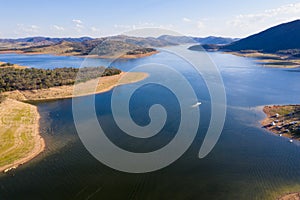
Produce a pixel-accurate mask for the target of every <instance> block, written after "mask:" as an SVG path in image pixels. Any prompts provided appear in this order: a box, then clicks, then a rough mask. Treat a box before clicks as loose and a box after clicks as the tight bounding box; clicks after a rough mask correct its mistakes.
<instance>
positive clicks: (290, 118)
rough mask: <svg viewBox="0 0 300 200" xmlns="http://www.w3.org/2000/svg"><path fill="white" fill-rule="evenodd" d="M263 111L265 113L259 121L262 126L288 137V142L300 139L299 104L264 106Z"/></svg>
mask: <svg viewBox="0 0 300 200" xmlns="http://www.w3.org/2000/svg"><path fill="white" fill-rule="evenodd" d="M263 111H264V113H265V114H266V115H267V117H266V118H265V119H264V120H262V121H261V124H262V126H263V127H264V128H266V129H267V130H269V131H271V132H273V133H275V134H277V135H279V136H283V137H288V138H290V139H291V140H290V142H292V141H293V140H294V139H295V140H300V105H272V106H265V107H264V108H263Z"/></svg>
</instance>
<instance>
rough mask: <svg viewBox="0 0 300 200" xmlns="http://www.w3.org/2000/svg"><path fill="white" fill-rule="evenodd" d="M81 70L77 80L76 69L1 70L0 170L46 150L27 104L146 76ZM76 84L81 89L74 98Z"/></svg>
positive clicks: (34, 113) (34, 109)
mask: <svg viewBox="0 0 300 200" xmlns="http://www.w3.org/2000/svg"><path fill="white" fill-rule="evenodd" d="M6 65H7V64H6ZM81 70H82V71H81V74H80V76H79V77H78V76H77V75H78V73H79V69H76V68H58V69H53V70H45V69H34V68H22V67H20V66H15V65H13V64H9V65H8V66H5V67H3V68H2V69H0V72H1V76H0V77H2V78H0V155H1V158H0V171H3V172H5V173H8V172H9V171H11V170H13V169H15V168H17V167H18V166H19V165H22V164H24V163H26V162H28V161H30V160H31V159H33V158H35V157H36V156H37V155H39V154H40V153H41V152H42V151H43V150H44V149H45V142H44V140H43V138H42V137H41V136H40V133H39V118H40V116H39V113H38V110H37V107H36V106H34V105H31V104H28V103H26V101H42V100H55V99H64V98H72V97H77V96H84V95H90V94H96V93H101V92H105V91H108V90H111V89H112V88H113V87H115V86H118V85H122V84H128V83H134V82H137V81H140V80H143V79H145V78H146V77H147V76H148V74H146V73H141V72H122V71H121V70H119V69H116V68H104V67H91V68H83V69H81ZM4 77H5V79H4ZM32 77H35V78H34V79H33V78H32ZM16 80H18V81H16ZM75 85H76V88H79V90H80V93H77V94H76V95H74V86H75Z"/></svg>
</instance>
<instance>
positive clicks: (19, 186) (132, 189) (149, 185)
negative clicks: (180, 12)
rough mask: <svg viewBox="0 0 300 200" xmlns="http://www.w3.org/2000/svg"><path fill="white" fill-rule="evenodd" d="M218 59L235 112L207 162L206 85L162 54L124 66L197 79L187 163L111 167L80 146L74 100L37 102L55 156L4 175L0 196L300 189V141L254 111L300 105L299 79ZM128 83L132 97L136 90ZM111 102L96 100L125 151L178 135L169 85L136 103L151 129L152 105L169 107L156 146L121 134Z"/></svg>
mask: <svg viewBox="0 0 300 200" xmlns="http://www.w3.org/2000/svg"><path fill="white" fill-rule="evenodd" d="M178 48H179V47H178ZM194 54H195V56H197V54H200V52H194ZM210 56H211V58H212V59H213V60H214V62H215V63H216V64H217V65H218V67H219V69H220V72H221V74H222V77H223V79H224V83H225V87H226V92H227V100H228V108H227V118H226V122H225V127H224V130H223V132H222V135H221V138H220V140H219V142H218V143H217V145H216V147H215V148H214V149H213V151H212V152H211V153H210V154H209V155H208V156H207V157H206V158H204V159H198V157H197V155H198V151H199V148H200V146H201V144H202V141H203V138H204V134H205V133H206V130H207V127H208V124H209V119H210V104H209V99H210V97H209V94H208V91H207V88H206V87H205V84H204V82H203V80H202V79H201V77H198V76H196V73H195V71H194V70H193V69H192V68H191V66H189V65H188V64H187V63H186V62H185V61H183V60H180V59H178V58H176V57H175V56H174V55H171V54H168V53H166V52H161V53H159V54H157V55H154V56H151V57H148V58H143V59H137V60H131V61H128V62H122V63H119V65H118V67H120V68H121V69H123V70H129V69H131V68H132V67H134V66H137V65H140V64H143V63H155V62H157V63H162V64H168V65H169V66H172V67H174V68H175V69H177V70H179V71H181V72H182V73H183V74H184V75H185V76H186V77H187V78H188V80H189V81H190V82H191V83H192V85H193V87H194V89H195V90H196V91H197V95H198V98H199V100H200V101H201V102H202V103H203V104H202V105H201V107H200V112H201V121H200V128H199V131H198V134H197V138H196V139H195V141H194V143H193V144H192V146H191V147H190V148H189V150H188V151H187V152H186V153H185V154H184V155H183V156H182V157H181V158H180V159H179V160H177V161H176V162H175V163H173V164H172V165H170V166H168V167H167V168H164V169H162V170H159V171H156V172H152V173H147V174H127V173H122V172H118V171H115V170H112V169H110V168H108V167H106V166H105V165H103V164H101V163H99V162H98V161H97V160H95V159H94V158H93V157H92V156H91V155H90V154H89V153H88V152H87V150H85V148H84V146H83V145H82V143H81V142H80V140H79V138H78V136H77V133H76V130H75V126H74V124H73V118H72V113H71V100H70V99H67V100H61V101H53V102H45V103H39V104H38V108H39V111H40V112H41V115H42V119H41V132H42V135H43V137H45V139H46V142H47V150H46V151H45V152H44V153H43V154H42V155H41V156H39V157H38V158H37V159H35V160H33V161H32V162H30V163H28V164H26V165H23V166H21V167H20V168H19V169H17V170H16V171H15V175H14V176H7V175H0V199H5V200H6V199H274V198H275V197H276V196H278V194H280V193H285V192H289V191H295V190H300V170H299V169H300V156H299V155H300V147H299V145H297V143H296V144H290V143H289V142H288V141H287V139H284V138H281V137H277V136H274V135H272V134H270V133H268V132H266V131H265V130H263V129H261V128H260V126H259V120H261V119H262V118H263V117H264V116H263V114H262V113H261V112H259V111H257V109H256V108H257V106H260V105H265V104H288V103H299V99H300V98H299V97H300V92H299V87H297V84H298V82H297V81H298V80H299V73H291V72H293V71H294V70H282V69H268V68H262V67H260V66H257V65H255V64H254V63H253V62H252V60H250V59H245V58H239V57H235V56H231V55H225V54H219V53H211V54H210ZM11 59H13V58H11ZM66 59H69V58H66ZM0 60H1V59H0ZM62 61H63V60H62ZM24 65H26V63H24ZM116 66H117V65H116ZM156 70H157V71H159V69H156ZM154 73H155V71H154V72H153V73H151V75H152V76H153V75H154ZM156 76H157V73H156ZM150 78H151V76H150ZM120 87H121V89H123V90H124V92H126V88H128V87H131V86H130V85H124V86H120ZM148 94H151V98H149V95H148ZM110 97H111V92H106V93H103V94H99V95H96V102H97V103H96V110H97V114H98V119H99V122H100V123H101V125H103V127H104V128H106V129H109V130H110V132H109V135H108V137H109V138H110V139H111V140H112V141H113V142H115V143H116V144H118V145H119V146H121V147H123V148H125V149H126V148H127V149H130V150H135V151H138V152H139V151H140V152H144V151H149V150H153V149H158V148H160V147H161V146H163V145H165V144H166V143H168V142H169V141H170V140H171V139H172V138H173V137H174V132H176V130H177V128H178V123H179V121H178V118H179V116H180V112H179V109H178V102H177V101H176V99H174V96H173V95H172V93H170V92H168V91H167V90H166V89H165V88H163V87H160V86H158V85H147V86H145V87H143V88H141V89H139V90H138V91H137V92H136V93H135V94H134V96H133V97H132V101H131V104H130V108H131V111H132V113H131V115H132V117H133V119H134V120H135V122H136V123H137V124H140V125H146V124H147V123H149V117H148V115H147V113H148V107H149V106H150V105H152V104H154V103H160V104H162V105H164V107H165V108H166V110H167V113H168V115H169V116H168V121H167V125H166V126H165V127H164V130H163V131H162V132H161V133H160V134H159V135H157V136H155V137H153V138H151V141H148V140H137V139H133V138H130V137H126V136H124V135H123V134H122V132H121V131H120V130H119V129H118V127H116V125H115V122H114V121H113V118H112V116H111V109H110ZM84 98H85V97H82V106H84Z"/></svg>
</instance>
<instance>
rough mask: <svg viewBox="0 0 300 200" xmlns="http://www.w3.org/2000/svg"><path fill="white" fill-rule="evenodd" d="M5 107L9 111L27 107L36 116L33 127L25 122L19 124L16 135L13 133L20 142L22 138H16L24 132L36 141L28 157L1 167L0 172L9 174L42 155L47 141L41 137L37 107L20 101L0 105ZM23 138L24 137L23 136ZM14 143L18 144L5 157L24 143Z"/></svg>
mask: <svg viewBox="0 0 300 200" xmlns="http://www.w3.org/2000/svg"><path fill="white" fill-rule="evenodd" d="M3 106H5V107H6V109H7V107H13V108H15V107H18V108H20V109H25V108H26V107H29V109H30V110H31V111H32V112H33V115H34V116H33V119H32V120H33V122H32V124H31V125H29V126H28V125H27V126H26V124H25V123H24V122H23V123H20V124H18V125H19V127H18V128H17V131H16V132H15V133H13V134H14V136H15V137H16V138H15V139H19V140H20V138H17V136H16V134H18V133H19V132H22V133H24V134H25V133H27V134H29V136H32V137H33V140H34V144H33V147H32V149H31V150H30V152H28V153H26V154H27V155H22V157H21V158H18V159H17V160H14V161H12V162H10V163H9V164H5V165H3V166H1V167H0V171H3V172H4V173H7V172H9V171H10V170H12V169H16V168H17V167H19V166H20V165H23V164H25V163H27V162H29V161H30V160H32V159H34V158H36V157H37V156H38V155H39V154H40V153H42V152H43V151H44V150H45V148H46V144H45V140H44V139H43V137H42V136H41V135H40V123H39V121H40V114H39V112H38V109H37V107H36V106H34V105H31V104H27V103H23V102H19V101H16V100H13V99H6V100H5V101H4V102H2V103H1V104H0V107H3ZM2 120H3V119H2ZM1 125H2V128H3V126H4V125H3V124H1ZM28 127H29V128H31V129H32V132H29V133H28V132H27V129H28ZM9 128H10V127H9ZM21 137H23V136H22V135H21ZM14 142H17V143H16V144H14V145H13V146H12V147H11V148H10V149H8V151H6V152H4V153H3V154H4V155H5V154H6V155H7V154H9V153H10V152H11V151H12V150H15V149H16V148H17V147H20V145H22V144H23V143H24V141H14ZM2 156H3V155H2Z"/></svg>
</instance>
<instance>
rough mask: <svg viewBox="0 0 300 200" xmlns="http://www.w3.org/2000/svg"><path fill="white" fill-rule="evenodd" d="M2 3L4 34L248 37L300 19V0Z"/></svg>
mask: <svg viewBox="0 0 300 200" xmlns="http://www.w3.org/2000/svg"><path fill="white" fill-rule="evenodd" d="M0 5H1V20H0V38H20V37H30V36H47V37H81V36H90V37H103V36H109V35H119V34H126V33H128V31H129V32H131V31H135V32H139V31H140V29H144V28H159V29H163V30H171V31H174V32H176V33H180V34H181V35H187V36H198V37H206V36H210V35H213V36H222V37H233V38H243V37H246V36H249V35H251V34H254V33H257V32H260V31H262V30H265V29H266V28H269V27H272V26H274V25H278V24H280V23H284V22H288V21H292V20H295V19H300V1H293V0H251V1H241V0H226V1H222V0H209V1H207V0H139V1H137V0H85V1H83V0H82V1H75V0H72V1H70V0H26V1H22V0H0ZM140 32H142V31H140ZM146 32H147V31H146ZM153 34H154V33H153ZM157 34H158V33H157ZM145 36H147V35H145ZM150 36H151V34H150ZM153 36H155V34H154V35H153Z"/></svg>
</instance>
